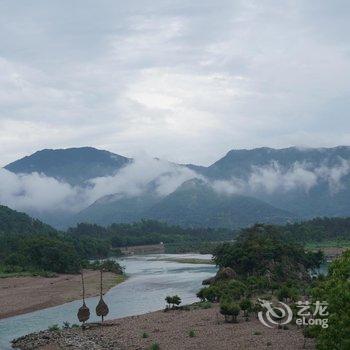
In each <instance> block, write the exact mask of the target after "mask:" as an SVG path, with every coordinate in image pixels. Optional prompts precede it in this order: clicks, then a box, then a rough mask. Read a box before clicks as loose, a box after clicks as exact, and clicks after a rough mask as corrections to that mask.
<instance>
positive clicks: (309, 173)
mask: <svg viewBox="0 0 350 350" xmlns="http://www.w3.org/2000/svg"><path fill="white" fill-rule="evenodd" d="M349 174H350V160H345V159H342V158H340V159H339V161H338V164H337V165H333V166H330V165H325V164H323V165H321V166H318V167H315V166H312V165H311V164H307V163H298V162H296V163H294V164H293V165H292V166H291V167H289V168H284V167H282V166H281V165H280V164H278V163H277V162H272V163H271V164H270V165H268V166H264V167H256V166H253V167H252V171H251V173H250V174H248V176H247V178H246V179H244V180H242V179H238V178H232V179H230V180H228V181H224V180H219V181H214V182H213V183H212V186H213V188H214V189H215V190H216V191H218V192H219V193H226V194H229V195H231V194H249V195H255V194H268V195H271V194H274V193H280V194H283V193H287V192H290V191H294V190H301V191H304V192H305V193H308V192H309V191H310V190H311V189H312V188H314V187H315V186H317V185H318V184H320V183H322V182H323V183H326V184H327V185H328V188H329V191H330V193H331V194H332V195H334V194H336V193H337V192H339V191H340V190H341V189H342V188H343V183H342V180H343V178H344V177H345V176H347V175H349Z"/></svg>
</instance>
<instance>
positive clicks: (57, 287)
mask: <svg viewBox="0 0 350 350" xmlns="http://www.w3.org/2000/svg"><path fill="white" fill-rule="evenodd" d="M124 279H125V276H121V275H117V274H115V273H112V272H105V273H104V275H103V280H104V292H107V291H108V290H109V289H110V288H112V287H114V286H115V285H117V284H118V283H121V282H123V281H124ZM84 280H85V290H86V297H87V298H88V297H92V296H96V295H98V294H99V290H100V285H99V281H100V272H99V271H92V270H84ZM81 293H82V291H81V276H80V274H79V275H69V274H59V275H58V276H56V277H51V278H47V277H30V276H27V277H8V278H1V279H0V300H1V304H0V319H2V318H6V317H11V316H16V315H21V314H25V313H28V312H32V311H36V310H41V309H45V308H48V307H51V306H56V305H61V304H64V303H67V302H70V301H73V300H77V299H81V298H82V296H81Z"/></svg>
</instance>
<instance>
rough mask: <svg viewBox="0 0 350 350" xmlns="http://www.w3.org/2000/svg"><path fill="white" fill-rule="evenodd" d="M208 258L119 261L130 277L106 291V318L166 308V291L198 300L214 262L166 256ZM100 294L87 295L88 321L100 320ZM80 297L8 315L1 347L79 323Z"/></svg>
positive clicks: (159, 257) (0, 330)
mask: <svg viewBox="0 0 350 350" xmlns="http://www.w3.org/2000/svg"><path fill="white" fill-rule="evenodd" d="M179 258H185V259H192V258H194V259H201V260H202V259H207V260H208V261H209V260H210V258H211V256H210V255H201V254H181V255H179V254H176V255H175V254H152V255H143V256H141V255H139V256H132V257H127V258H123V259H119V260H118V262H119V263H120V264H121V265H123V266H124V267H125V272H126V274H127V276H128V279H127V280H126V281H125V282H124V283H122V284H120V285H117V286H115V287H114V288H112V289H111V290H109V292H108V293H107V294H106V295H105V301H106V302H107V304H108V306H109V309H110V313H109V315H108V316H107V318H106V319H115V318H121V317H125V316H131V315H138V314H143V313H147V312H150V311H155V310H159V309H162V308H164V306H165V301H164V298H165V297H166V296H167V295H174V294H178V295H179V296H180V297H181V299H182V301H183V304H188V303H192V302H194V301H197V300H198V299H197V298H196V293H197V291H198V290H199V289H200V287H201V284H202V281H203V280H204V279H206V278H208V277H210V276H212V275H213V274H215V272H216V267H215V265H210V264H205V263H203V264H188V263H182V262H177V261H164V259H179ZM97 302H98V298H97V297H94V298H88V299H87V305H88V307H89V308H90V311H91V318H90V320H89V321H97V320H99V319H98V318H97V316H96V315H95V307H96V304H97ZM80 306H81V301H73V302H70V303H67V304H63V305H60V306H55V307H52V308H48V309H44V310H40V311H35V312H31V313H28V314H24V315H20V316H15V317H10V318H6V319H3V320H1V321H0V349H1V350H6V349H11V347H10V341H11V340H12V339H13V338H17V337H20V336H22V335H25V334H28V333H32V332H36V331H40V330H43V329H47V328H48V327H49V326H52V325H54V324H58V325H60V326H61V325H62V324H63V322H70V323H71V324H73V323H78V320H77V316H76V314H77V310H78V308H79V307H80Z"/></svg>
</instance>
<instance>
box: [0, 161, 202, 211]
mask: <svg viewBox="0 0 350 350" xmlns="http://www.w3.org/2000/svg"><path fill="white" fill-rule="evenodd" d="M197 176H198V175H197V174H196V173H195V172H194V171H192V170H190V169H188V168H186V167H182V166H178V165H175V164H172V163H169V162H167V161H163V160H158V159H153V158H150V157H145V156H143V157H142V158H136V159H135V160H134V162H133V163H131V164H130V165H127V166H126V167H124V168H122V169H121V170H120V171H118V173H117V174H115V175H114V176H106V177H98V178H95V179H91V180H89V181H88V183H87V186H84V187H80V186H71V185H70V184H68V183H65V182H62V181H59V180H56V179H54V178H52V177H47V176H45V175H43V174H38V173H32V174H14V173H12V172H10V171H8V170H6V169H0V203H2V204H4V205H7V206H9V207H11V208H15V209H18V210H24V211H31V210H35V211H38V212H47V211H48V212H51V211H52V212H54V211H71V212H77V211H79V210H82V209H84V208H86V207H87V206H89V205H90V204H92V203H93V202H95V201H96V200H98V199H100V198H101V197H103V196H106V195H110V194H118V195H119V196H121V197H135V196H139V195H141V194H143V193H144V192H146V191H148V190H149V189H150V186H151V185H152V188H153V190H154V191H155V193H156V194H158V195H159V196H166V195H168V194H169V193H171V192H173V191H174V190H175V189H176V188H177V187H178V186H180V185H181V184H182V183H183V182H184V181H187V180H189V179H191V178H194V177H197ZM151 183H152V184H151Z"/></svg>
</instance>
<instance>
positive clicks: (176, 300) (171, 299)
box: [165, 295, 181, 309]
mask: <svg viewBox="0 0 350 350" xmlns="http://www.w3.org/2000/svg"><path fill="white" fill-rule="evenodd" d="M165 301H166V302H167V304H168V305H167V308H168V309H170V308H172V309H174V308H175V305H176V306H178V305H180V304H181V298H180V297H179V296H178V295H173V296H170V295H168V296H167V297H166V298H165Z"/></svg>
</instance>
